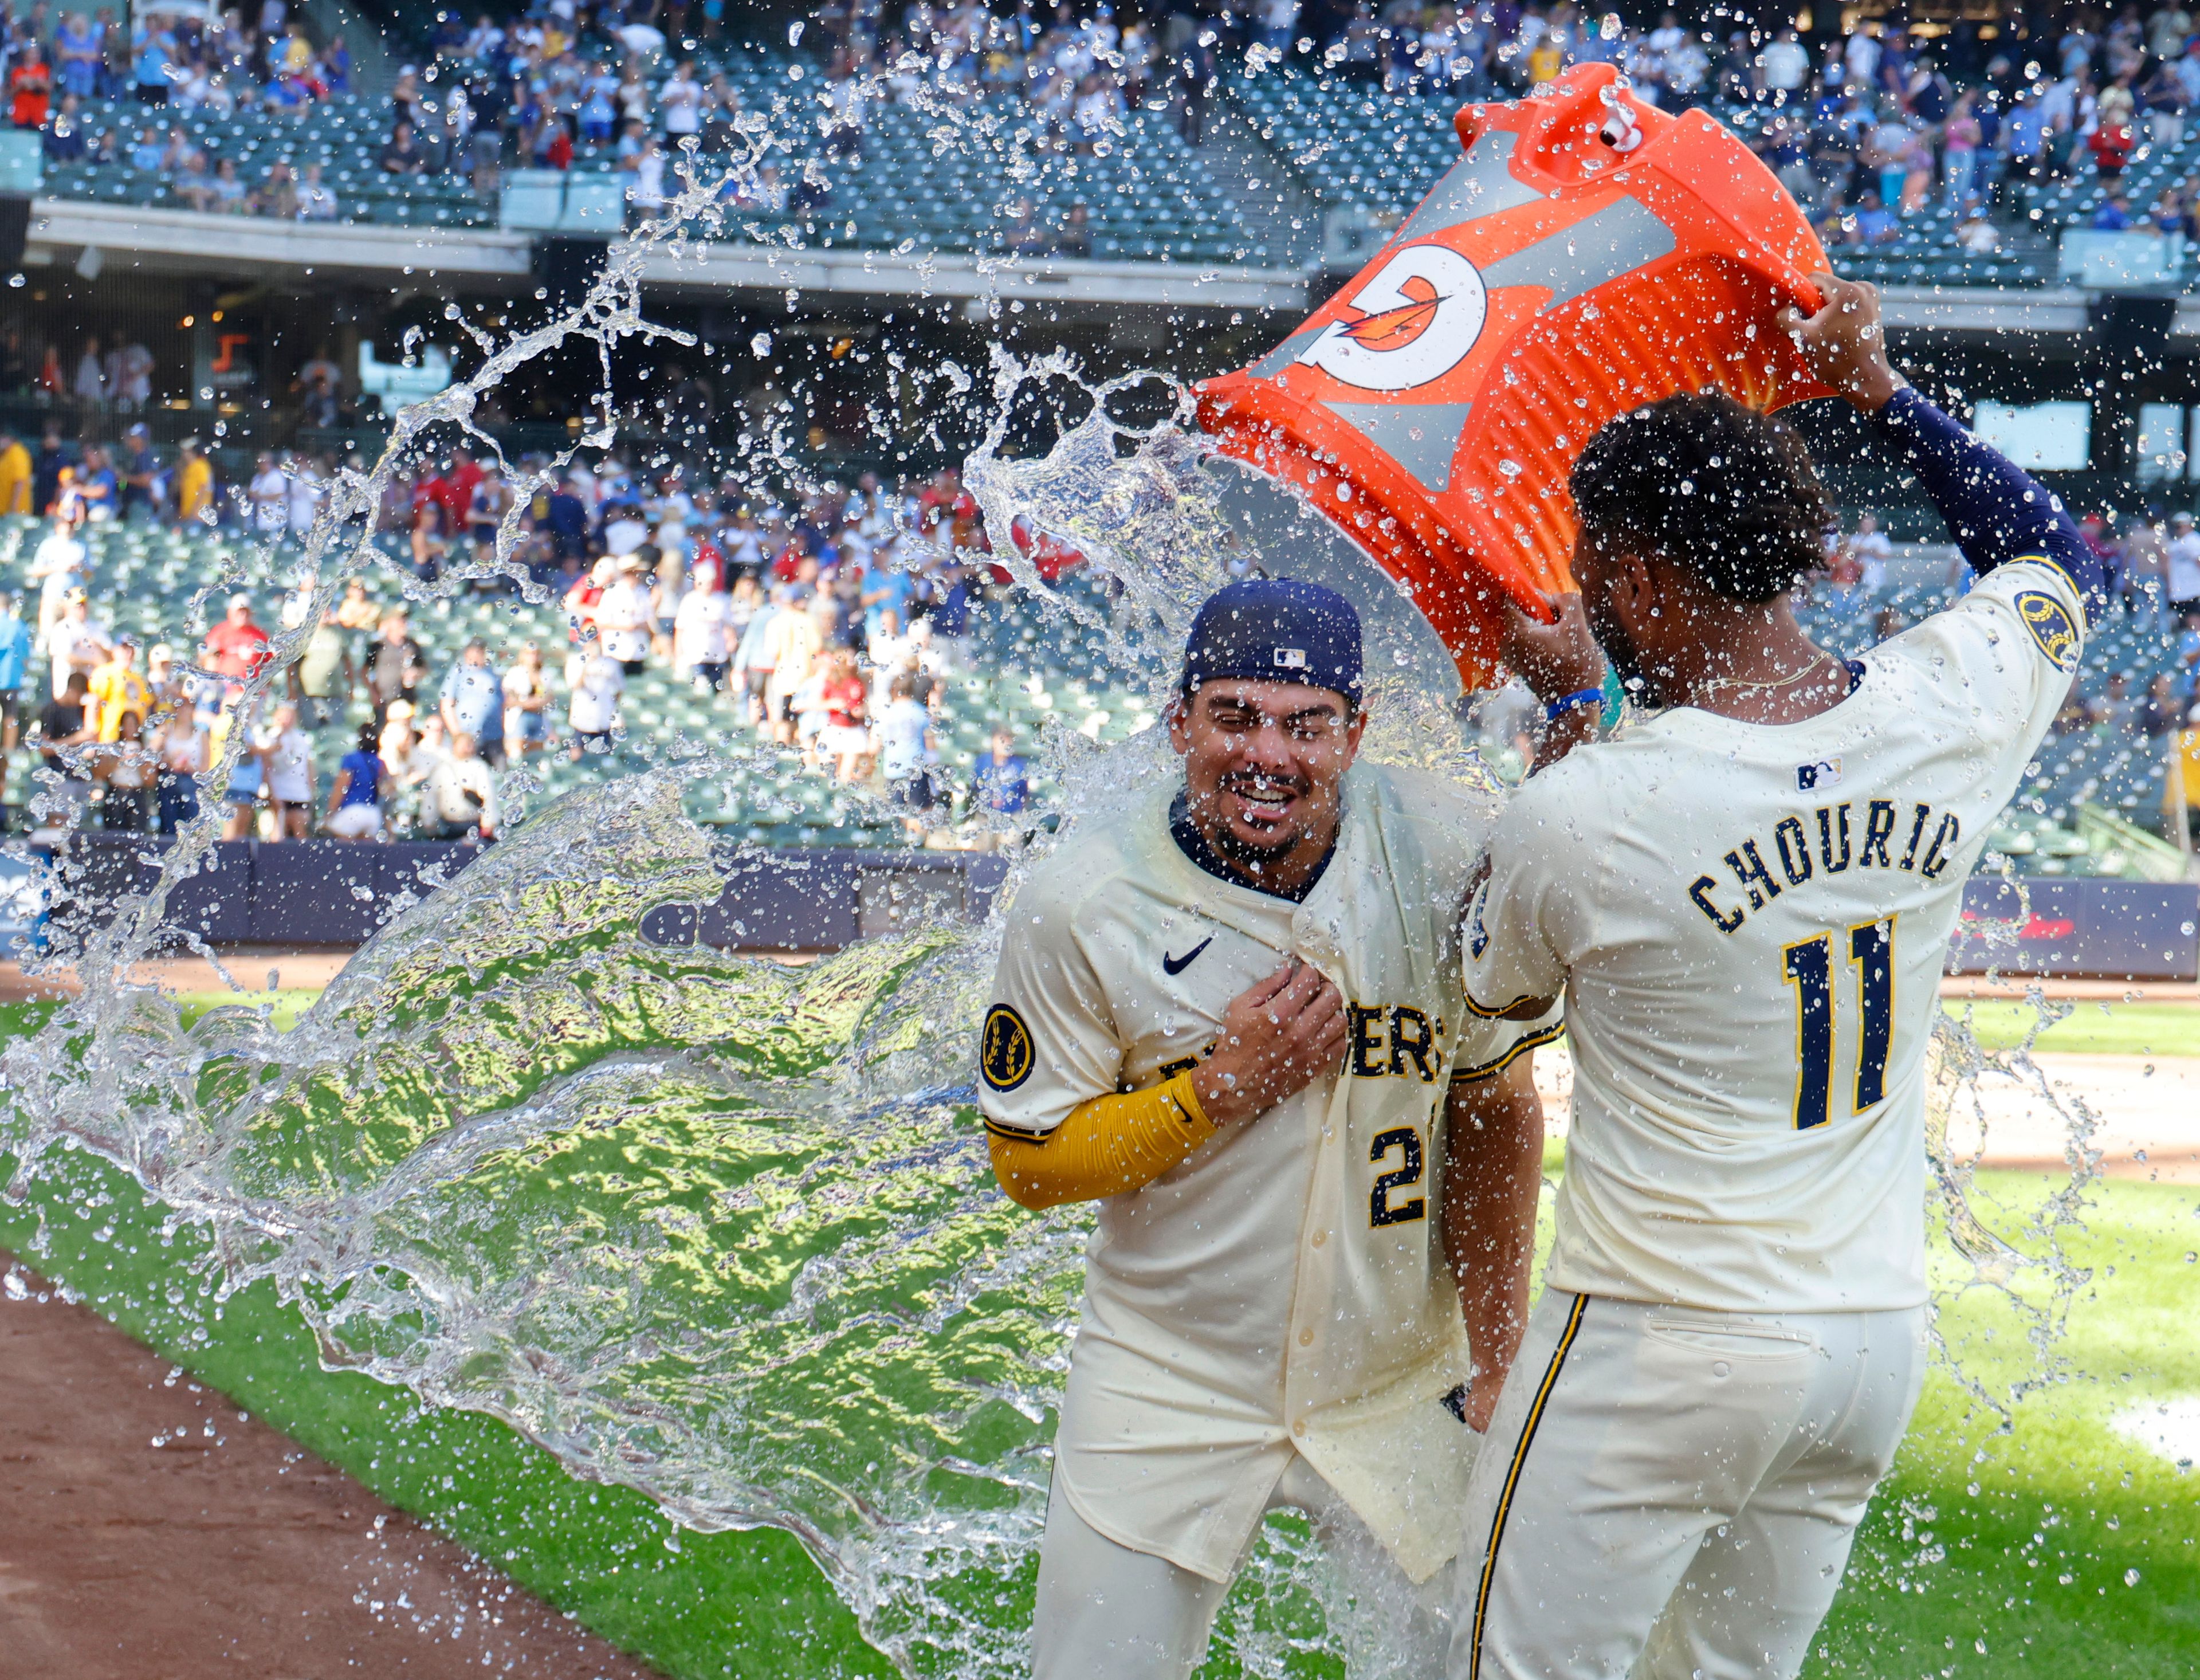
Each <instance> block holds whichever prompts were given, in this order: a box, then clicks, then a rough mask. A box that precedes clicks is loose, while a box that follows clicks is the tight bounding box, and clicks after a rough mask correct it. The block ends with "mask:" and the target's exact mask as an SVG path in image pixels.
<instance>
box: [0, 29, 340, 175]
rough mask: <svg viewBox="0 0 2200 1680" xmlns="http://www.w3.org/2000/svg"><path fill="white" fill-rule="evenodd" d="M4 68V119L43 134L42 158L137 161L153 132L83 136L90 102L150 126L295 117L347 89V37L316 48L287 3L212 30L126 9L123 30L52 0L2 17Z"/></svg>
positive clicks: (106, 130)
mask: <svg viewBox="0 0 2200 1680" xmlns="http://www.w3.org/2000/svg"><path fill="white" fill-rule="evenodd" d="M0 70H4V73H5V77H6V82H7V88H8V100H9V120H10V121H11V122H12V123H13V124H14V126H15V127H17V128H18V129H30V130H38V131H40V132H43V135H44V149H45V152H46V155H47V156H48V157H49V158H50V159H51V160H53V161H56V162H63V163H67V162H74V161H78V160H79V159H82V158H86V157H90V158H94V159H97V160H98V161H108V162H121V161H134V160H133V158H132V153H133V152H134V151H135V150H137V149H138V148H139V147H141V146H143V144H144V143H146V141H145V136H146V135H147V134H150V133H152V132H155V131H152V130H145V131H143V132H140V133H136V134H134V135H133V133H132V131H130V130H129V129H128V127H127V126H123V127H120V128H117V127H113V126H103V127H102V128H100V129H98V130H97V131H96V132H86V130H87V124H86V123H85V120H84V119H83V117H82V115H81V112H82V109H83V108H84V106H85V102H87V101H93V100H97V101H102V102H135V103H137V104H138V105H140V106H142V107H143V108H145V109H146V112H147V114H148V115H151V114H154V113H155V111H156V110H157V111H158V112H159V113H160V114H161V115H162V116H163V117H182V118H184V119H186V120H188V119H189V118H190V116H191V115H192V114H194V113H197V112H202V111H203V112H207V113H210V114H214V115H218V116H227V115H230V114H234V113H235V112H237V111H238V110H241V109H247V108H252V107H255V106H260V107H265V108H268V109H271V110H284V111H293V110H301V109H303V108H307V107H308V106H311V105H313V104H314V103H315V102H319V101H322V100H325V99H328V98H331V97H335V96H337V95H340V94H343V93H348V92H349V91H350V90H351V54H350V52H349V50H348V49H347V48H346V47H345V45H344V44H343V38H342V36H341V35H336V36H332V37H331V38H330V39H329V40H328V41H327V42H326V43H325V44H322V45H319V46H316V45H315V44H313V41H312V40H311V39H310V38H308V36H307V32H306V28H305V23H304V20H303V18H302V17H301V16H299V15H295V14H294V13H293V11H292V9H291V8H290V3H289V0H260V3H259V6H258V9H257V10H256V12H255V13H254V14H253V15H252V16H251V17H250V18H249V20H248V17H247V15H246V13H245V11H244V10H243V9H230V10H227V11H224V12H221V13H219V14H218V15H215V16H214V18H213V19H212V20H206V19H202V18H200V17H198V16H196V15H192V14H190V13H188V12H169V11H161V10H146V11H143V12H137V11H133V12H132V15H131V16H130V17H129V18H128V19H126V20H125V19H122V18H118V17H117V15H116V12H115V8H114V7H112V6H101V7H98V8H97V9H95V10H79V9H56V7H54V6H51V5H50V4H49V3H47V0H38V3H36V4H33V5H32V7H30V8H29V9H28V10H26V11H23V12H20V13H16V12H12V11H9V10H6V9H0ZM155 144H156V145H158V144H160V143H159V142H155ZM185 161H188V160H187V159H185V158H174V159H171V160H170V161H168V162H167V164H166V165H165V166H164V167H170V168H177V167H181V166H182V165H183V164H184V162H185ZM201 161H203V160H201ZM207 173H209V174H210V173H213V172H211V171H209V172H207Z"/></svg>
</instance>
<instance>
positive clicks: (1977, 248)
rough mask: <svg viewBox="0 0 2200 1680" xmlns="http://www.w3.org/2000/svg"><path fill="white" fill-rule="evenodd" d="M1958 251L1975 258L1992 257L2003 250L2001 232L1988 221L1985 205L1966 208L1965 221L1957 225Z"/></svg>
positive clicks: (1964, 211) (1971, 205)
mask: <svg viewBox="0 0 2200 1680" xmlns="http://www.w3.org/2000/svg"><path fill="white" fill-rule="evenodd" d="M1956 249H1957V250H1959V251H1961V252H1962V253H1963V255H1965V256H1973V257H1984V256H1992V255H1993V254H1994V253H1995V252H1997V251H1998V250H1999V249H2001V230H2000V229H1999V228H1998V227H1996V226H1995V225H1993V224H1992V222H1990V221H1988V220H1986V207H1985V206H1984V205H1982V204H1979V203H1972V204H1970V205H1968V206H1966V207H1965V208H1964V210H1963V220H1960V221H1958V222H1957V224H1956Z"/></svg>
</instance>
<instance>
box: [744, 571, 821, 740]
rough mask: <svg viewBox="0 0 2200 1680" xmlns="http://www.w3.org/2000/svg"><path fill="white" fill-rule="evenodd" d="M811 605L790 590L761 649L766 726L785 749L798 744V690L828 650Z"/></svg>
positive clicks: (766, 628) (772, 619)
mask: <svg viewBox="0 0 2200 1680" xmlns="http://www.w3.org/2000/svg"><path fill="white" fill-rule="evenodd" d="M798 587H799V586H798ZM774 594H775V595H777V594H778V592H777V591H775V592H774ZM824 646H825V643H824V636H823V633H822V628H821V626H820V625H819V623H818V622H817V618H816V615H815V614H814V613H813V612H810V602H809V600H806V599H804V598H800V597H798V596H797V595H795V594H793V591H792V590H790V591H789V592H788V593H787V595H786V596H784V597H783V598H781V600H780V610H779V611H778V612H775V613H773V614H772V616H771V620H770V623H769V624H768V625H767V626H766V627H765V630H764V646H763V647H762V648H761V649H760V650H759V652H760V656H761V662H762V664H763V666H764V670H766V672H768V673H769V675H768V676H767V678H766V681H765V687H764V717H765V727H766V729H768V730H769V733H770V735H771V737H772V739H773V740H776V741H778V742H779V744H780V745H781V746H793V745H794V742H795V718H794V694H795V691H796V690H797V689H799V688H801V687H802V685H803V684H804V683H805V682H808V681H809V680H810V670H811V668H812V667H813V666H814V665H815V664H816V662H817V656H818V655H819V654H820V653H822V652H823V651H824Z"/></svg>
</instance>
